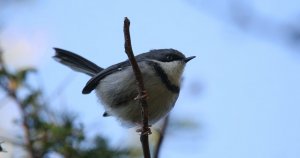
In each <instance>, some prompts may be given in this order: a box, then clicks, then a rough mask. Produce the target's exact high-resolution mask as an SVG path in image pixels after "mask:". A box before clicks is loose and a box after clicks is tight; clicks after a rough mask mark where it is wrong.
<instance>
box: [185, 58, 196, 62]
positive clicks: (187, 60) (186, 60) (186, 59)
mask: <svg viewBox="0 0 300 158" xmlns="http://www.w3.org/2000/svg"><path fill="white" fill-rule="evenodd" d="M195 57H196V56H191V57H187V58H185V59H184V62H185V63H187V62H189V61H190V60H192V59H194V58H195Z"/></svg>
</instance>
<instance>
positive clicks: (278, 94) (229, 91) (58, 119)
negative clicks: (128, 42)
mask: <svg viewBox="0 0 300 158" xmlns="http://www.w3.org/2000/svg"><path fill="white" fill-rule="evenodd" d="M125 16H127V17H128V18H129V19H130V20H131V38H132V45H133V49H134V52H135V54H139V53H143V52H147V51H148V50H150V49H158V48H174V49H177V50H179V51H181V52H183V53H184V54H186V56H192V55H195V56H197V58H196V59H194V60H192V61H191V62H189V64H188V65H187V66H186V69H185V73H184V79H183V85H182V90H181V94H180V97H179V99H178V101H177V103H176V106H175V108H174V109H173V111H172V112H171V114H170V122H169V124H168V129H167V131H166V133H165V139H164V142H163V144H162V147H161V153H160V157H171V158H177V157H178V158H180V157H191V158H220V157H222V158H241V157H242V158H298V157H300V150H299V147H300V134H299V133H300V84H299V81H300V54H299V53H300V1H296V0H272V1H271V0H165V1H159V0H153V1H151V2H142V1H138V0H129V1H115V0H112V1H107V2H105V1H96V0H94V1H77V0H75V1H74V0H65V1H58V0H52V1H50V0H48V1H37V0H0V49H1V52H2V53H1V56H2V60H3V61H2V64H1V68H2V72H1V76H2V77H1V83H2V85H8V86H2V88H1V90H0V119H1V124H0V142H2V141H5V142H4V143H2V144H1V147H3V148H5V150H7V152H6V153H5V152H0V157H7V158H11V157H22V156H24V155H27V156H28V155H30V154H28V151H30V148H28V147H24V146H23V144H24V142H31V141H30V140H26V131H29V132H30V131H31V132H32V133H31V135H32V137H33V136H36V137H38V136H39V135H42V136H44V134H45V133H46V132H45V131H50V130H48V129H55V130H54V131H56V132H57V131H64V130H65V129H64V128H65V127H66V126H67V127H70V128H68V129H70V131H69V133H71V134H74V132H73V131H74V130H77V131H79V133H80V135H79V136H78V135H77V134H76V133H75V134H74V135H75V136H74V137H72V139H71V138H66V140H70V139H71V140H72V141H71V143H70V144H71V145H70V146H71V147H72V150H74V151H78V152H81V149H83V148H86V147H88V149H91V148H93V147H95V144H97V143H92V142H95V141H94V140H95V137H98V138H101V142H102V144H101V143H100V144H101V145H102V147H103V144H104V146H105V147H106V148H105V151H111V152H112V153H113V152H115V151H117V152H118V154H120V155H122V154H123V157H124V155H125V157H126V155H131V156H128V157H140V156H141V155H140V152H141V151H140V150H141V148H140V142H139V135H138V134H137V133H136V132H135V129H127V128H123V127H121V126H120V123H119V122H118V121H116V120H115V119H114V118H103V117H102V113H103V112H104V110H103V108H102V106H101V105H99V101H98V100H97V98H96V96H95V95H93V94H90V95H82V94H81V90H82V88H83V86H84V85H85V83H86V82H87V80H88V79H89V77H88V76H86V75H84V74H79V73H76V72H73V71H72V70H70V69H69V68H67V67H64V66H62V65H60V64H58V63H57V62H55V61H54V60H53V59H52V56H53V55H54V50H53V49H52V48H53V47H58V48H63V49H66V50H70V51H73V52H75V53H77V54H80V55H82V56H84V57H86V58H87V59H90V60H91V61H93V62H95V63H97V64H98V65H99V66H102V67H107V66H110V65H111V64H114V63H117V62H120V61H123V60H125V59H126V58H127V56H126V54H125V53H124V46H123V45H124V39H123V38H124V37H123V20H124V17H125ZM4 67H5V70H6V71H3V68H4ZM32 69H35V70H34V72H31V71H33V70H32ZM24 74H26V75H24ZM18 76H21V77H18ZM24 76H26V77H24ZM23 82H24V83H26V84H19V83H23ZM5 83H6V84H5ZM23 85H26V86H23ZM24 87H25V88H24ZM28 87H30V88H28ZM24 89H25V90H24ZM36 90H38V91H36ZM10 92H15V93H10ZM14 94H17V95H14ZM33 94H34V95H33ZM28 96H30V97H28ZM36 96H38V98H40V97H41V98H42V99H37V97H36ZM18 97H20V98H19V99H18ZM28 98H29V99H28ZM32 98H35V99H32ZM26 99H28V100H29V101H28V100H26ZM30 99H31V100H30ZM24 100H26V101H27V102H26V103H29V104H30V105H32V107H29V110H28V109H26V108H24V106H26V105H27V104H25V105H24V106H23V107H22V106H20V105H23V104H24ZM41 100H42V101H41ZM22 101H23V102H22ZM36 102H37V103H36ZM29 104H28V105H29ZM46 105H47V106H46ZM36 106H37V107H39V108H40V109H42V111H43V112H40V111H38V110H37V111H35V110H34V109H35V107H36ZM44 108H46V109H44ZM34 111H35V113H34ZM49 111H51V112H49ZM70 113H71V116H70ZM27 114H28V116H30V117H31V116H38V118H39V119H40V118H42V120H44V122H43V121H41V122H42V123H40V124H42V127H43V128H42V129H44V130H43V132H41V131H39V129H40V128H38V127H39V126H37V125H36V124H38V123H29V125H31V124H34V125H36V126H34V128H32V129H29V130H26V126H24V123H23V124H22V123H20V122H22V120H23V122H24V118H25V117H24V116H27ZM29 114H30V115H29ZM31 114H32V115H31ZM33 114H35V115H33ZM54 117H55V119H53V118H54ZM33 118H35V117H33ZM75 118H76V119H75ZM35 119H36V118H35ZM35 119H32V120H35ZM32 120H31V122H34V121H32ZM53 120H55V121H53ZM35 121H36V120H35ZM29 122H30V121H29ZM36 122H39V121H36ZM43 123H45V124H43ZM68 123H69V124H68ZM70 124H72V126H68V125H70ZM73 125H74V126H73ZM24 128H25V130H24ZM153 128H154V129H155V128H158V129H159V128H160V127H159V124H158V125H156V126H154V127H153ZM27 129H28V127H27ZM58 129H59V130H58ZM64 132H65V131H64ZM57 133H61V132H57ZM67 133H68V132H67ZM59 136H60V135H59ZM59 136H57V137H55V138H56V139H57V140H59ZM80 136H84V139H83V137H80ZM66 137H68V134H67V135H66ZM42 138H44V137H42ZM47 138H48V137H47ZM63 138H64V139H65V137H63ZM73 138H76V140H75V141H74V140H73ZM77 138H78V140H77ZM150 139H151V143H152V144H154V143H155V141H156V136H155V132H154V134H153V135H151V136H150ZM43 142H45V141H41V142H40V143H42V144H43ZM74 142H75V143H74ZM51 143H52V145H53V144H55V142H50V143H48V144H46V145H44V146H43V147H44V148H43V149H45V150H48V149H49V148H50V146H51ZM76 143H77V147H78V148H74V146H76V145H74V144H76ZM62 144H63V145H61V146H59V145H58V146H55V147H53V148H52V147H51V150H49V151H47V152H45V153H44V154H41V155H42V157H50V158H54V157H55V158H56V157H68V156H67V152H66V151H69V150H67V149H64V145H65V144H64V143H62ZM91 144H94V146H93V145H91ZM47 145H48V146H47ZM101 145H100V146H101ZM33 146H35V147H36V146H39V144H35V145H33ZM96 146H97V145H96ZM152 146H153V145H152ZM34 150H39V149H38V148H37V149H34ZM34 150H32V151H34ZM98 151H100V150H98ZM124 153H125V154H124ZM101 154H102V155H103V153H100V155H101ZM118 154H117V155H115V156H116V157H122V156H120V155H118ZM112 155H113V154H112ZM77 156H78V155H77ZM85 156H86V155H85ZM29 157H30V156H29ZM79 157H80V156H79ZM82 157H84V156H82ZM86 157H93V156H86ZM102 157H109V156H102ZM111 157H113V156H111Z"/></svg>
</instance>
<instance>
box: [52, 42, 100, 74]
mask: <svg viewBox="0 0 300 158" xmlns="http://www.w3.org/2000/svg"><path fill="white" fill-rule="evenodd" d="M54 50H55V55H54V56H53V58H54V59H55V60H56V61H58V62H60V63H61V64H63V65H66V66H68V67H69V68H71V69H73V70H75V71H78V72H82V73H85V74H87V75H89V76H94V75H95V74H97V73H98V72H100V71H102V70H103V68H101V67H99V66H98V65H96V64H94V63H93V62H91V61H89V60H87V59H85V58H83V57H82V56H79V55H77V54H75V53H72V52H70V51H67V50H63V49H60V48H54Z"/></svg>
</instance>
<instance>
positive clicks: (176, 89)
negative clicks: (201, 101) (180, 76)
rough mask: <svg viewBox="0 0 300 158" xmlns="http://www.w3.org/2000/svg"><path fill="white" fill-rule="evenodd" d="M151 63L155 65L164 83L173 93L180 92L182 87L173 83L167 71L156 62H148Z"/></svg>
mask: <svg viewBox="0 0 300 158" xmlns="http://www.w3.org/2000/svg"><path fill="white" fill-rule="evenodd" d="M148 64H149V65H151V66H153V68H154V70H155V72H156V74H157V75H158V76H159V77H160V79H161V81H162V83H163V84H164V85H165V86H166V87H167V89H168V90H169V91H171V92H173V93H179V90H180V88H179V87H178V86H176V85H174V84H172V83H171V81H170V80H169V78H168V76H167V74H166V72H165V71H164V70H163V69H162V68H161V66H160V65H159V64H158V63H156V62H148Z"/></svg>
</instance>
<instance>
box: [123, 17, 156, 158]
mask: <svg viewBox="0 0 300 158" xmlns="http://www.w3.org/2000/svg"><path fill="white" fill-rule="evenodd" d="M129 26H130V21H129V19H128V18H127V17H125V20H124V28H123V31H124V38H125V52H126V54H127V56H128V59H129V61H130V63H131V65H132V69H133V72H134V75H135V78H136V82H137V85H138V93H139V94H138V97H137V99H138V100H139V103H140V105H141V114H142V122H143V127H142V129H141V136H140V140H141V143H142V147H143V153H144V158H150V157H151V156H150V149H149V138H148V135H149V134H150V133H151V130H150V128H149V124H148V105H147V101H146V96H147V93H146V90H145V86H144V81H143V76H142V73H141V70H140V69H139V66H138V64H137V62H136V60H135V58H134V55H133V51H132V47H131V39H130V32H129Z"/></svg>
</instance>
